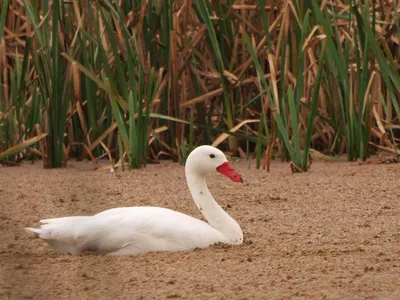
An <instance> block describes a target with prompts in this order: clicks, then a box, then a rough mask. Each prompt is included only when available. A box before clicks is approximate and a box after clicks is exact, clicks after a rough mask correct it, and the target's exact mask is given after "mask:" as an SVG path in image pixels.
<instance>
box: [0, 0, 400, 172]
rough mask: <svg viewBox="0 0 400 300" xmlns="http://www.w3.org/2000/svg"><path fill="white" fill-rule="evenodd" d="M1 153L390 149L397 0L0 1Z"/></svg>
mask: <svg viewBox="0 0 400 300" xmlns="http://www.w3.org/2000/svg"><path fill="white" fill-rule="evenodd" d="M0 7H1V12H0V66H1V68H0V70H1V72H0V161H1V160H3V162H4V161H7V162H15V161H19V160H21V159H37V158H41V159H43V163H44V166H45V167H48V168H54V167H61V166H65V164H66V162H67V160H68V159H71V158H77V159H84V158H89V159H91V160H92V161H93V163H94V164H95V165H96V162H97V161H98V160H99V159H101V158H103V157H108V158H110V159H111V160H112V161H119V164H121V165H122V167H124V166H125V164H127V166H128V167H130V168H138V167H142V166H144V165H145V164H146V163H147V162H149V161H157V160H158V159H159V158H160V157H171V158H173V159H174V160H177V161H180V162H182V163H184V162H185V159H186V157H187V155H188V153H190V151H191V149H193V147H195V146H196V145H200V144H212V145H215V146H219V147H222V148H223V149H224V150H225V151H227V152H229V153H231V154H232V155H237V154H239V155H241V156H243V157H250V156H255V157H256V158H257V167H260V166H261V165H263V166H264V167H267V168H268V169H269V163H270V161H271V159H273V158H280V159H282V160H286V161H290V162H291V166H292V170H293V171H306V170H307V169H308V168H309V166H310V154H313V155H319V156H322V155H324V156H329V157H335V156H341V155H346V157H347V159H348V160H349V161H354V160H357V159H364V160H365V159H366V158H368V157H369V156H370V155H372V154H376V153H377V152H380V151H384V152H388V153H391V154H393V155H395V156H396V157H397V156H398V155H399V146H398V145H399V139H400V134H399V133H400V121H399V119H400V108H399V100H398V99H399V93H400V73H399V68H400V65H399V57H400V48H399V39H400V30H399V26H398V24H399V11H400V4H399V3H398V2H397V1H395V0H389V1H383V0H382V1H373V0H372V1H316V0H294V1H286V0H280V1H277V0H264V1H261V0H260V1H239V0H238V1H233V0H226V1H196V0H176V1H172V0H158V1H142V0H136V1H134V0H132V1H127V0H125V1H111V0H96V1H95V0H91V1H87V0H69V1H67V0H60V1H49V0H13V1H10V0H2V1H0Z"/></svg>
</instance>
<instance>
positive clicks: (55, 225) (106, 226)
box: [25, 146, 243, 255]
mask: <svg viewBox="0 0 400 300" xmlns="http://www.w3.org/2000/svg"><path fill="white" fill-rule="evenodd" d="M215 170H217V171H218V172H219V173H222V174H223V175H225V176H227V177H229V178H230V179H231V180H233V181H235V182H242V178H241V176H240V175H239V174H238V173H236V172H235V171H234V170H233V169H232V168H231V166H230V164H229V162H228V160H227V159H226V157H225V155H224V154H223V153H222V152H221V151H220V150H218V149H216V148H214V147H211V146H200V147H198V148H196V149H195V150H193V151H192V152H191V153H190V155H189V157H188V159H187V162H186V167H185V174H186V180H187V184H188V186H189V190H190V193H191V195H192V197H193V200H194V202H195V203H196V205H197V207H198V208H199V210H200V211H201V212H202V214H203V215H204V217H205V218H206V219H207V221H208V224H207V223H206V222H203V221H201V220H199V219H196V218H193V217H191V216H188V215H185V214H183V213H180V212H177V211H173V210H170V209H167V208H161V207H147V206H137V207H121V208H113V209H109V210H106V211H103V212H101V213H99V214H96V215H94V216H75V217H64V218H55V219H46V220H41V221H40V222H41V223H43V224H42V225H41V227H40V228H30V227H27V228H25V229H26V230H27V231H28V232H32V233H34V234H36V235H38V236H39V237H40V238H41V239H43V240H45V241H46V242H47V243H48V244H49V246H50V247H51V248H52V249H54V250H55V251H56V252H57V253H64V254H65V253H70V254H77V253H80V252H86V251H90V252H96V253H105V254H111V255H133V254H138V253H144V252H151V251H187V250H191V249H194V248H205V247H208V246H210V245H212V244H215V243H219V242H221V243H226V244H241V243H242V242H243V233H242V230H241V228H240V226H239V225H238V223H237V222H236V221H235V220H234V219H233V218H232V217H230V216H229V215H228V214H227V213H226V212H225V211H224V210H223V209H222V208H221V206H219V205H218V204H217V202H216V201H215V200H214V198H213V197H212V195H211V193H210V191H209V190H208V188H207V184H206V181H205V175H206V173H208V172H211V171H215Z"/></svg>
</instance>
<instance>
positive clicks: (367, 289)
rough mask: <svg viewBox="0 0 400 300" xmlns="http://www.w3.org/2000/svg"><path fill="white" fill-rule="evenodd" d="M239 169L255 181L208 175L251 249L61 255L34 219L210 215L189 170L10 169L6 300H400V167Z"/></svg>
mask: <svg viewBox="0 0 400 300" xmlns="http://www.w3.org/2000/svg"><path fill="white" fill-rule="evenodd" d="M233 166H234V167H235V169H237V170H238V171H239V172H240V173H241V174H242V175H243V178H244V180H245V183H244V184H239V183H234V182H231V181H229V180H228V179H227V178H225V177H223V176H222V175H220V174H218V173H216V174H210V176H208V181H209V186H210V190H211V191H212V193H213V194H214V196H215V198H216V199H217V201H218V202H219V203H220V204H221V205H222V206H223V207H224V208H225V209H226V210H227V211H228V212H229V213H230V214H231V215H232V216H233V217H234V218H235V219H236V220H237V221H238V222H239V223H240V224H241V226H242V229H243V232H244V236H245V243H244V244H243V245H240V246H234V247H230V246H229V247H223V246H214V247H211V248H207V249H202V250H196V251H192V252H180V253H148V254H142V255H137V256H128V257H109V256H96V255H79V256H71V255H57V254H55V253H53V252H52V251H51V250H50V249H49V248H48V247H47V246H46V244H45V243H44V242H43V241H41V240H39V239H36V238H34V237H33V236H30V235H29V234H27V233H26V232H24V231H23V227H24V226H35V225H37V221H38V220H39V219H41V218H50V217H60V216H66V215H82V214H94V213H97V212H99V211H102V210H105V209H108V208H112V207H117V206H135V205H156V206H164V207H169V208H172V209H175V210H179V211H182V212H185V213H187V214H191V215H193V216H196V217H199V218H201V214H200V212H199V211H198V210H197V209H196V207H195V205H194V203H193V202H192V200H191V198H190V195H189V192H188V189H187V187H186V182H185V177H184V169H183V167H182V166H179V165H178V164H172V163H169V162H162V163H161V164H160V165H149V166H148V167H147V168H146V169H144V170H135V171H129V172H125V173H121V172H117V175H118V176H114V175H113V174H112V173H110V172H109V171H104V170H103V171H101V170H98V171H90V165H89V164H87V163H77V162H71V163H70V165H69V167H68V168H67V169H62V170H43V169H42V167H41V163H39V162H38V163H36V164H34V165H31V164H29V163H24V164H23V165H22V166H20V167H13V168H6V167H1V168H0V238H1V243H0V268H1V271H0V299H113V300H114V299H174V298H179V299H400V202H399V200H400V189H399V187H400V177H399V175H400V164H388V165H359V164H357V163H342V162H340V163H326V162H325V163H323V162H315V163H314V164H313V166H312V169H311V171H310V172H309V173H306V174H295V175H293V174H291V172H290V169H289V167H288V165H287V164H283V163H274V164H273V165H272V170H271V173H267V172H266V171H265V170H256V169H255V168H254V166H253V167H252V168H251V169H250V170H249V169H248V168H247V162H245V161H240V162H235V163H233Z"/></svg>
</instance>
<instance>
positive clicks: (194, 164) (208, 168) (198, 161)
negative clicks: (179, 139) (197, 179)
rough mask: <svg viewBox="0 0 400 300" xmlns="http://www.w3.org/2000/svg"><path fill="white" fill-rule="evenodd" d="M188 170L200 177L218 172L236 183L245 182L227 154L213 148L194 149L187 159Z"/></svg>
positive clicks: (201, 147)
mask: <svg viewBox="0 0 400 300" xmlns="http://www.w3.org/2000/svg"><path fill="white" fill-rule="evenodd" d="M186 169H188V171H190V172H194V173H197V174H200V175H205V174H207V173H209V172H212V171H215V170H217V171H218V172H219V173H221V174H223V175H225V176H226V177H228V178H230V179H231V180H232V181H235V182H243V179H242V177H241V176H240V174H238V173H237V172H235V170H234V169H233V168H232V167H231V165H230V163H229V162H228V160H227V159H226V156H225V154H224V153H223V152H222V151H221V150H219V149H217V148H215V147H212V146H206V145H204V146H200V147H197V148H196V149H194V150H193V151H192V152H191V153H190V154H189V157H188V158H187V161H186Z"/></svg>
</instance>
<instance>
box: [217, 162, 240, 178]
mask: <svg viewBox="0 0 400 300" xmlns="http://www.w3.org/2000/svg"><path fill="white" fill-rule="evenodd" d="M217 171H218V172H219V173H221V174H222V175H225V176H226V177H228V178H230V179H231V180H232V181H235V182H243V179H242V176H240V174H239V173H237V172H236V171H235V170H234V169H233V168H232V167H231V165H230V164H229V162H225V163H223V164H222V165H220V166H219V167H218V168H217Z"/></svg>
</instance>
